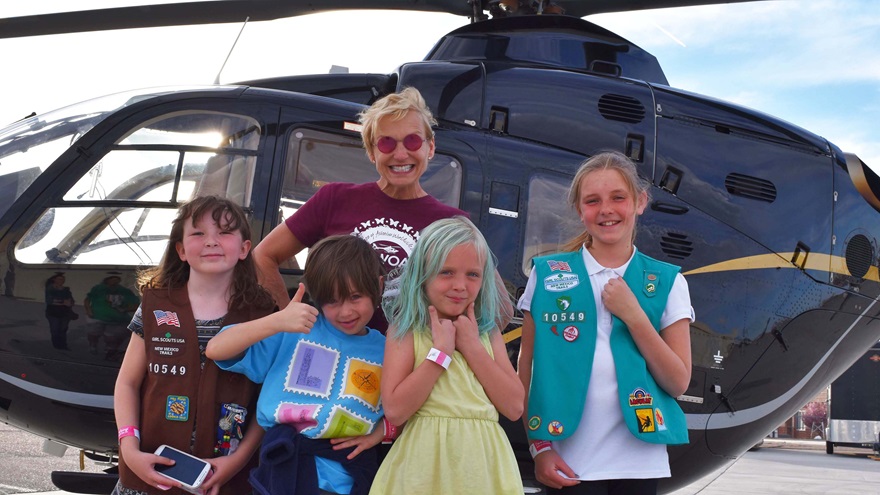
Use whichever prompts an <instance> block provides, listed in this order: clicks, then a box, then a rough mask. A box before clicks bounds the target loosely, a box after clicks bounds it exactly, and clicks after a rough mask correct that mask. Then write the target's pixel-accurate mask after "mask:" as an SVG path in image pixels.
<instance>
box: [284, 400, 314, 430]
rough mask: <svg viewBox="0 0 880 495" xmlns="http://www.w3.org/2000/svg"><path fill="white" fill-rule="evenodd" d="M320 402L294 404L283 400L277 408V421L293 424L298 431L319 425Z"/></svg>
mask: <svg viewBox="0 0 880 495" xmlns="http://www.w3.org/2000/svg"><path fill="white" fill-rule="evenodd" d="M321 407H322V406H321V405H320V404H294V403H292V402H282V403H281V404H279V405H278V408H277V409H275V422H276V423H279V424H287V425H290V426H293V427H294V428H295V429H296V431H297V432H298V433H302V432H304V431H306V430H309V429H312V428H314V427H316V426H318V415H319V414H321Z"/></svg>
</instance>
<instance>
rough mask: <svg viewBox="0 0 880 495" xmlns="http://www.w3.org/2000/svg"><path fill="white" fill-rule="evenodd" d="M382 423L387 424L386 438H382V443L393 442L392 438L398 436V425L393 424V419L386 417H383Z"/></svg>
mask: <svg viewBox="0 0 880 495" xmlns="http://www.w3.org/2000/svg"><path fill="white" fill-rule="evenodd" d="M382 423H383V424H384V425H385V438H383V439H382V443H391V441H392V440H394V439H395V438H397V433H398V431H397V427H396V426H394V425H393V424H391V421H388V419H387V418H385V417H382Z"/></svg>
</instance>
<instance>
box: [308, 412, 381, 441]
mask: <svg viewBox="0 0 880 495" xmlns="http://www.w3.org/2000/svg"><path fill="white" fill-rule="evenodd" d="M372 429H373V424H372V423H371V422H370V421H369V420H368V419H367V418H365V417H363V416H361V415H359V414H357V413H355V412H353V411H349V410H348V409H346V408H344V407H342V406H338V405H337V406H333V408H332V409H330V417H329V418H328V419H327V422H326V423H325V424H324V429H323V430H322V431H321V433H318V436H317V437H315V438H342V437H360V436H363V435H366V434H367V433H370V430H372Z"/></svg>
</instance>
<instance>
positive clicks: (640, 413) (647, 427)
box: [636, 409, 654, 433]
mask: <svg viewBox="0 0 880 495" xmlns="http://www.w3.org/2000/svg"><path fill="white" fill-rule="evenodd" d="M636 419H638V422H639V433H654V410H653V409H636Z"/></svg>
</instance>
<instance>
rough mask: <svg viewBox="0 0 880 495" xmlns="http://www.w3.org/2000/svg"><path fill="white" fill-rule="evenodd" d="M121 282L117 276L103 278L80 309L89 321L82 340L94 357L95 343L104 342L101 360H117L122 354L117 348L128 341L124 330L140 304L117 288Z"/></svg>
mask: <svg viewBox="0 0 880 495" xmlns="http://www.w3.org/2000/svg"><path fill="white" fill-rule="evenodd" d="M121 281H122V278H120V277H119V275H117V274H111V275H109V276H107V277H104V280H102V281H101V283H100V284H97V285H95V286H94V287H92V289H91V290H90V291H89V293H88V294H87V295H86V298H85V300H84V301H83V305H84V306H85V308H86V315H87V316H88V318H89V323H88V330H86V339H88V341H89V352H90V353H92V354H97V353H98V343H99V341H100V340H101V337H103V338H104V347H105V349H104V352H105V354H104V358H105V359H107V360H111V361H112V360H118V359H119V357H121V355H122V352H120V350H119V348H120V347H121V345H122V343H123V342H125V338H126V337H128V330H127V329H126V326H127V325H128V323H129V322H131V317H132V315H133V314H134V312H135V310H136V309H137V307H138V304H139V303H140V298H139V297H138V296H137V295H136V294H135V293H134V292H132V291H130V290H129V289H128V288H126V287H123V286H122V285H120V282H121Z"/></svg>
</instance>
